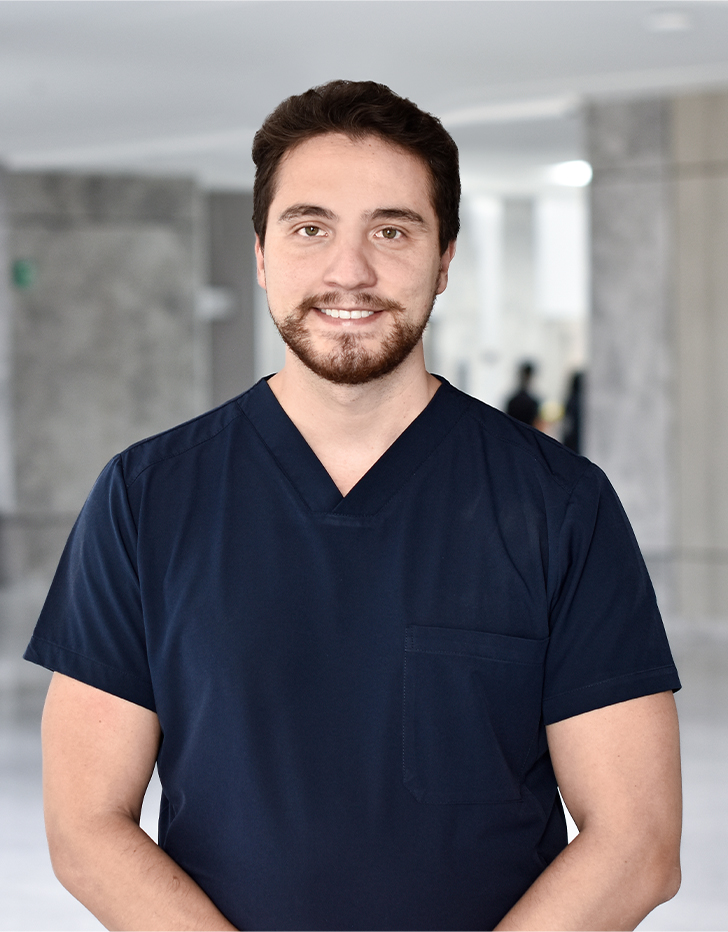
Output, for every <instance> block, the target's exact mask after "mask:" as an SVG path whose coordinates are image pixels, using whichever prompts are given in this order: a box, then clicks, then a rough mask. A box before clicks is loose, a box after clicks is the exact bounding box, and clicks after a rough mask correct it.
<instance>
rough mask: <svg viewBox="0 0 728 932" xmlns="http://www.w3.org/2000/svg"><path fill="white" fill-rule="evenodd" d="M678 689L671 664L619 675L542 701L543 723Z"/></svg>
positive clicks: (678, 680)
mask: <svg viewBox="0 0 728 932" xmlns="http://www.w3.org/2000/svg"><path fill="white" fill-rule="evenodd" d="M680 688H681V685H680V679H679V677H678V675H677V670H676V669H675V667H674V666H673V665H668V666H665V667H657V668H656V669H654V670H647V671H644V672H641V673H631V674H627V675H625V676H619V677H616V678H614V679H610V680H604V681H603V682H601V683H595V684H593V685H591V686H584V687H582V688H581V689H575V690H571V691H570V692H568V693H562V694H561V695H560V696H554V697H553V698H551V699H545V700H544V703H543V716H544V723H545V724H546V725H553V724H554V722H559V721H561V720H562V719H565V718H572V716H574V715H581V714H583V713H584V712H593V711H594V709H601V708H604V706H608V705H614V704H615V703H617V702H626V701H627V700H629V699H639V698H641V697H642V696H650V695H652V694H654V693H661V692H667V691H668V690H671V691H672V692H677V691H678V690H679V689H680Z"/></svg>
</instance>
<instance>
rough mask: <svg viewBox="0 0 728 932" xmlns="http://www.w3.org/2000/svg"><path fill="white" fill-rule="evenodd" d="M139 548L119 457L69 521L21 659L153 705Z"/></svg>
mask: <svg viewBox="0 0 728 932" xmlns="http://www.w3.org/2000/svg"><path fill="white" fill-rule="evenodd" d="M136 552H137V529H136V525H135V523H134V520H133V516H132V514H131V510H130V508H129V502H128V499H127V494H126V484H125V482H124V476H123V473H122V466H121V459H120V457H116V458H115V459H113V460H112V461H111V462H110V463H109V464H108V466H107V467H106V468H105V469H104V471H103V472H102V473H101V475H100V476H99V478H98V479H97V481H96V484H95V485H94V487H93V489H92V490H91V494H90V495H89V497H88V499H87V501H86V504H85V505H84V507H83V509H82V511H81V514H80V515H79V517H78V520H77V521H76V524H75V525H74V528H73V530H72V532H71V535H70V537H69V539H68V542H67V544H66V547H65V550H64V552H63V556H62V557H61V561H60V563H59V566H58V570H57V571H56V575H55V577H54V580H53V583H52V585H51V588H50V591H49V593H48V597H47V599H46V602H45V605H44V607H43V610H42V612H41V615H40V618H39V620H38V623H37V625H36V628H35V631H34V633H33V637H32V639H31V641H30V644H29V645H28V648H27V650H26V652H25V655H24V656H25V659H26V660H30V661H32V662H33V663H38V664H40V665H41V666H44V667H47V668H48V669H50V670H54V671H57V672H59V673H63V674H65V675H66V676H70V677H72V678H73V679H77V680H81V681H82V682H84V683H87V684H88V685H90V686H95V687H96V688H98V689H102V690H104V691H105V692H109V693H113V694H114V695H116V696H119V697H121V698H122V699H127V700H128V701H129V702H134V703H136V704H137V705H142V706H145V707H146V708H148V709H151V710H154V708H155V703H154V693H153V690H152V683H151V676H150V672H149V664H148V660H147V651H146V641H145V633H144V617H143V612H142V604H141V596H140V590H139V576H138V573H137V566H136Z"/></svg>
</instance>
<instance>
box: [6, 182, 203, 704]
mask: <svg viewBox="0 0 728 932" xmlns="http://www.w3.org/2000/svg"><path fill="white" fill-rule="evenodd" d="M5 187H6V197H7V211H6V214H7V237H6V249H7V260H8V263H6V266H5V267H6V268H7V267H8V265H9V267H10V268H11V270H12V280H13V285H12V327H11V329H10V332H9V334H6V340H5V341H4V342H3V341H0V346H3V347H4V348H5V349H6V350H7V349H8V348H9V362H10V372H11V383H10V398H11V409H12V410H11V415H12V422H11V425H10V427H11V430H10V438H9V442H7V443H6V445H5V451H6V452H7V451H9V453H10V456H11V460H12V462H11V480H12V481H11V485H12V488H13V498H12V502H8V501H7V497H6V500H5V501H3V507H2V513H1V514H0V612H2V614H3V622H4V624H3V628H2V633H1V634H0V707H1V706H2V702H3V695H5V696H6V698H7V695H9V694H10V693H12V695H13V696H14V699H13V701H14V702H17V701H19V700H18V696H19V695H20V694H22V692H23V690H24V689H26V688H27V689H28V690H30V691H32V689H33V688H34V686H35V679H34V674H35V675H36V676H37V672H36V671H34V670H33V668H32V667H31V665H30V664H26V663H23V662H22V661H21V660H20V659H19V657H20V653H21V652H22V649H23V646H24V644H25V642H26V641H27V638H28V636H29V634H30V630H31V628H32V625H33V623H34V621H35V617H36V615H37V611H38V609H39V607H40V604H41V602H42V600H43V598H44V595H45V591H46V590H47V586H48V584H49V581H50V577H51V575H52V573H53V571H54V569H55V566H56V564H57V561H58V558H59V556H60V551H61V549H62V546H63V543H64V541H65V539H66V536H67V534H68V531H69V530H70V527H71V525H72V522H73V520H74V519H75V516H76V514H77V512H78V510H79V508H80V507H81V505H82V504H83V501H84V499H85V497H86V495H87V494H88V491H89V489H90V488H91V485H92V483H93V481H94V479H95V478H96V476H97V475H98V473H99V471H100V470H101V468H102V467H103V466H104V464H105V463H106V462H107V461H108V459H110V458H111V457H112V456H113V455H114V454H115V453H116V452H118V451H119V450H121V449H123V448H124V447H125V446H127V445H129V444H130V443H133V442H134V441H136V440H138V439H141V438H142V437H144V436H147V435H149V434H152V433H156V432H158V431H161V430H164V429H165V428H167V427H171V426H172V425H174V424H176V423H178V422H180V421H183V420H186V419H187V418H189V417H192V416H194V415H195V414H197V413H199V412H200V411H202V410H204V409H205V408H206V407H207V406H208V405H209V402H210V390H209V382H210V374H209V366H210V347H209V328H208V327H207V326H206V325H202V324H201V323H200V321H199V319H198V316H197V314H196V303H197V298H198V294H199V291H200V283H201V276H202V274H203V268H204V265H205V263H204V261H203V260H204V257H203V254H202V250H203V239H202V231H203V229H204V225H203V223H202V218H203V201H202V196H201V194H200V192H199V191H198V189H197V187H196V186H195V184H194V183H193V182H191V181H187V180H182V179H172V180H169V179H142V178H135V177H93V176H84V175H73V174H41V173H38V174H36V173H27V174H26V173H22V174H13V173H9V174H7V175H6V176H5ZM0 216H1V214H0ZM0 229H1V227H0ZM0 311H2V293H1V292H0ZM2 380H3V368H2V365H1V364H0V430H1V429H2V416H3V415H2V411H3V409H2V403H3V397H6V396H3V389H2V384H3V381H2ZM0 476H1V470H0ZM8 701H9V700H8Z"/></svg>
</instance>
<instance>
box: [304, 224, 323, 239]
mask: <svg viewBox="0 0 728 932" xmlns="http://www.w3.org/2000/svg"><path fill="white" fill-rule="evenodd" d="M320 230H321V227H315V226H313V224H310V225H309V226H307V227H303V230H302V231H301V232H302V233H303V234H304V236H316V235H318V233H319V232H320Z"/></svg>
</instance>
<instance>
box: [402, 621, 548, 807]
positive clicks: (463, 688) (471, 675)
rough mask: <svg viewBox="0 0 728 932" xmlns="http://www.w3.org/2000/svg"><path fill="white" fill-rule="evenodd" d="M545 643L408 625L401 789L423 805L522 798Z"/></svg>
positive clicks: (538, 714) (538, 713)
mask: <svg viewBox="0 0 728 932" xmlns="http://www.w3.org/2000/svg"><path fill="white" fill-rule="evenodd" d="M547 645H548V638H544V639H543V640H529V639H527V638H516V637H509V636H505V635H500V634H490V633H488V632H485V631H463V630H457V629H453V628H431V627H422V626H419V625H411V626H410V627H408V628H407V629H406V639H405V666H404V700H403V701H404V747H403V768H404V773H403V779H404V785H405V786H406V787H407V789H408V790H409V791H410V792H411V793H412V795H413V796H414V797H415V799H417V800H418V801H419V802H423V803H499V802H508V801H509V800H518V799H520V784H521V781H522V777H523V772H524V768H525V766H526V762H527V760H528V757H529V751H530V750H531V748H532V746H533V744H534V742H535V741H536V739H537V736H538V728H539V722H540V719H541V694H542V688H543V661H544V657H545V655H546V647H547Z"/></svg>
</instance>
